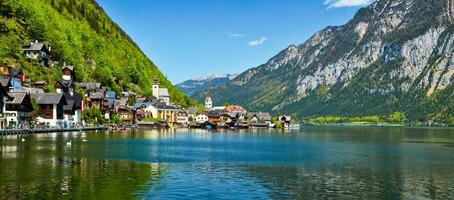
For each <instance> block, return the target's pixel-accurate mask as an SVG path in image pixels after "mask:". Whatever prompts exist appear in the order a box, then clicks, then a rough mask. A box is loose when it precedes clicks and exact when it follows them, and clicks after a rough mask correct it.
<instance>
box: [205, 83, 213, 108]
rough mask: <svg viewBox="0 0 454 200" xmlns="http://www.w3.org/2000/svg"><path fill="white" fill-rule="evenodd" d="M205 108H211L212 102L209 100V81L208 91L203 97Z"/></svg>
mask: <svg viewBox="0 0 454 200" xmlns="http://www.w3.org/2000/svg"><path fill="white" fill-rule="evenodd" d="M205 108H207V109H211V108H213V101H212V100H211V81H208V89H207V93H206V97H205Z"/></svg>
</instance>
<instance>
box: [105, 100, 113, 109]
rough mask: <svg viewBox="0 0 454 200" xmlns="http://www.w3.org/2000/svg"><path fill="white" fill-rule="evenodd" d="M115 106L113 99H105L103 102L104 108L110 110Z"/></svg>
mask: <svg viewBox="0 0 454 200" xmlns="http://www.w3.org/2000/svg"><path fill="white" fill-rule="evenodd" d="M114 104H115V99H107V101H104V107H105V108H109V109H112V108H113V107H114Z"/></svg>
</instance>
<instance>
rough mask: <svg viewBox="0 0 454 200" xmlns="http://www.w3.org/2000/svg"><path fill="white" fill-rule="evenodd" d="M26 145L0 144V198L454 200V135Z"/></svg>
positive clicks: (152, 135)
mask: <svg viewBox="0 0 454 200" xmlns="http://www.w3.org/2000/svg"><path fill="white" fill-rule="evenodd" d="M24 138H25V141H22V137H20V136H4V137H0V151H1V152H0V172H1V173H0V199H314V198H317V199H366V198H367V199H453V198H454V129H429V128H336V127H331V128H329V127H311V128H302V129H301V130H295V131H275V130H267V129H263V130H261V129H256V130H241V131H227V130H221V131H206V130H187V129H169V130H144V131H135V132H108V131H106V132H104V131H97V132H73V133H51V134H37V135H27V136H24ZM69 141H71V145H68V144H67V143H68V142H69Z"/></svg>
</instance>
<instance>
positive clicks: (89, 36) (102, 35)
mask: <svg viewBox="0 0 454 200" xmlns="http://www.w3.org/2000/svg"><path fill="white" fill-rule="evenodd" d="M35 40H39V41H43V42H45V43H47V44H49V45H50V46H51V48H52V59H53V60H55V61H57V62H58V63H59V64H58V65H57V67H54V68H45V67H42V66H39V65H37V63H33V62H29V61H27V60H25V59H24V57H23V56H22V55H21V52H20V49H21V46H22V45H23V44H26V43H29V42H30V41H35ZM0 61H1V62H4V63H5V62H6V63H8V64H9V65H12V66H21V67H22V68H23V69H24V71H25V74H26V75H27V76H28V77H29V78H30V79H32V81H36V80H40V79H45V80H47V81H49V83H54V82H55V81H56V80H57V79H58V78H59V77H60V71H59V69H58V66H61V65H63V63H64V62H66V63H67V64H69V65H74V66H75V69H76V73H77V77H76V78H77V81H79V82H88V81H96V82H101V83H102V84H104V85H106V86H108V87H109V88H111V89H113V90H115V91H117V92H120V91H121V90H122V89H123V88H128V89H131V90H133V91H135V92H137V93H139V94H143V95H145V96H149V97H150V96H151V95H152V91H151V84H152V79H153V77H158V78H159V80H160V82H161V85H163V87H167V88H169V92H170V95H171V97H172V100H173V101H175V103H177V104H180V105H185V106H188V105H190V104H194V102H193V101H191V100H190V99H189V98H188V97H187V96H185V95H184V94H183V93H181V92H180V91H179V90H178V89H177V88H175V87H174V86H173V85H172V84H171V83H170V82H169V81H168V80H167V79H166V78H165V77H164V76H163V74H162V73H161V72H160V71H159V69H158V68H157V67H156V66H155V65H154V64H153V63H152V62H151V61H150V60H149V59H148V58H147V57H146V56H145V55H144V53H143V52H142V51H141V50H140V49H139V47H138V46H137V45H136V44H135V43H134V41H132V39H131V38H130V37H129V36H128V35H127V34H126V33H125V32H123V31H122V30H121V28H120V27H119V26H117V25H116V24H115V23H114V22H113V21H112V20H111V19H110V18H109V17H108V16H107V15H106V13H105V12H104V11H103V9H102V8H101V7H100V6H99V5H98V4H97V3H96V2H95V1H94V0H2V1H0Z"/></svg>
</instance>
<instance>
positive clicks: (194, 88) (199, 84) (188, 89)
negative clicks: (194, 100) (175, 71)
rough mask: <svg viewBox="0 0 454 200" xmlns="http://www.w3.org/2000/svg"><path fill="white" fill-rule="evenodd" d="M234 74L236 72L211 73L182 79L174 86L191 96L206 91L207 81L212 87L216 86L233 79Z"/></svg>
mask: <svg viewBox="0 0 454 200" xmlns="http://www.w3.org/2000/svg"><path fill="white" fill-rule="evenodd" d="M236 76H238V74H213V75H209V76H203V77H198V78H193V79H190V80H187V81H183V82H181V83H178V84H176V85H175V86H176V87H177V88H179V89H180V90H181V91H182V92H183V93H185V94H187V95H189V96H192V95H195V94H198V93H201V92H204V91H206V90H207V88H208V82H211V87H212V88H217V87H219V86H222V85H224V84H225V83H227V82H229V81H230V80H232V79H234V78H235V77H236Z"/></svg>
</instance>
